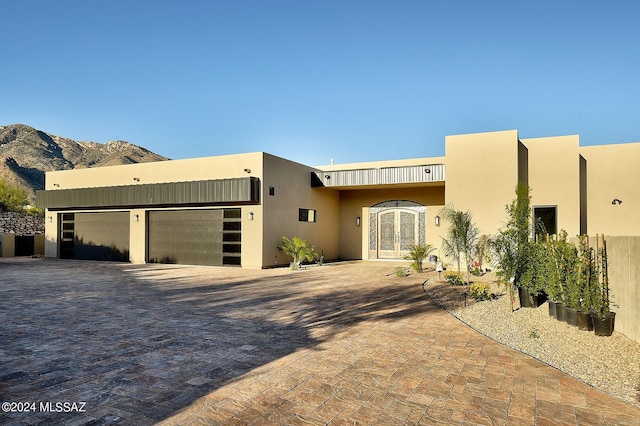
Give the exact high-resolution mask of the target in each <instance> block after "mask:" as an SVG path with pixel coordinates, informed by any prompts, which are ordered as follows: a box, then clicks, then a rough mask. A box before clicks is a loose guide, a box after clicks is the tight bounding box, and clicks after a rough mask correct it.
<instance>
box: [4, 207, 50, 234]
mask: <svg viewBox="0 0 640 426" xmlns="http://www.w3.org/2000/svg"><path fill="white" fill-rule="evenodd" d="M0 234H16V235H35V234H44V218H43V217H36V216H31V215H29V214H25V213H18V212H4V211H3V212H0Z"/></svg>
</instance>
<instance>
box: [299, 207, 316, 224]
mask: <svg viewBox="0 0 640 426" xmlns="http://www.w3.org/2000/svg"><path fill="white" fill-rule="evenodd" d="M298 220H299V221H300V222H315V221H316V211H315V210H312V209H298Z"/></svg>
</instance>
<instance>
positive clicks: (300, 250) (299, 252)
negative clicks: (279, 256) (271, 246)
mask: <svg viewBox="0 0 640 426" xmlns="http://www.w3.org/2000/svg"><path fill="white" fill-rule="evenodd" d="M278 249H279V250H282V251H283V252H284V254H286V255H287V256H290V257H291V258H292V259H293V262H292V263H291V268H292V269H297V268H298V267H299V266H300V263H301V262H304V261H312V260H313V259H315V258H317V257H318V253H316V251H315V249H314V247H313V246H312V245H311V244H310V243H309V242H308V241H307V240H303V239H302V238H299V237H293V238H292V239H289V238H287V237H284V236H283V237H282V240H281V242H280V246H279V247H278Z"/></svg>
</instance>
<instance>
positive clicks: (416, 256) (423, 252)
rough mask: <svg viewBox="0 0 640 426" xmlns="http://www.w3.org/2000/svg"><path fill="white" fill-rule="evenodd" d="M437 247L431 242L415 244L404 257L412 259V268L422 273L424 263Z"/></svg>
mask: <svg viewBox="0 0 640 426" xmlns="http://www.w3.org/2000/svg"><path fill="white" fill-rule="evenodd" d="M435 249H436V248H435V247H433V246H432V245H431V244H425V245H415V246H412V247H411V251H410V252H409V254H408V255H406V256H405V257H404V258H405V259H406V260H410V261H411V269H413V270H414V271H416V272H418V273H421V272H422V263H423V262H424V260H425V259H426V258H427V256H429V255H430V254H431V253H433V251H434V250H435Z"/></svg>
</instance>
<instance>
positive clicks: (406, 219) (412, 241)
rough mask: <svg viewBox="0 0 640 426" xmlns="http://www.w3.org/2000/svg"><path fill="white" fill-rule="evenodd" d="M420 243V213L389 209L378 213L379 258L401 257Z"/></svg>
mask: <svg viewBox="0 0 640 426" xmlns="http://www.w3.org/2000/svg"><path fill="white" fill-rule="evenodd" d="M416 244H418V213H417V212H416V211H413V210H405V209H389V210H383V211H381V212H379V213H378V258H387V259H401V258H402V257H404V256H406V255H407V254H408V253H409V251H410V250H411V247H413V246H414V245H416Z"/></svg>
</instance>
